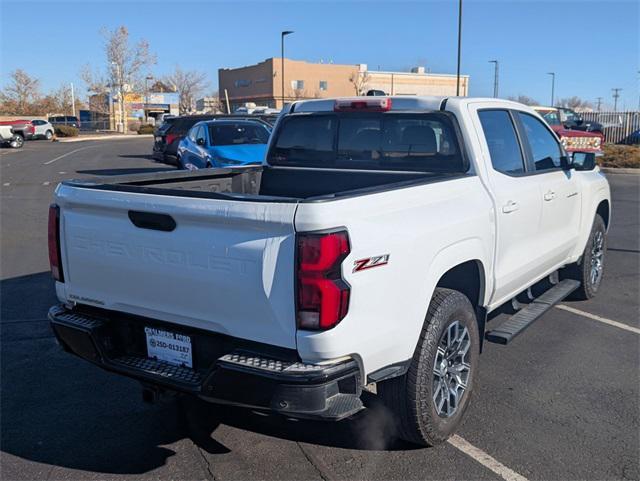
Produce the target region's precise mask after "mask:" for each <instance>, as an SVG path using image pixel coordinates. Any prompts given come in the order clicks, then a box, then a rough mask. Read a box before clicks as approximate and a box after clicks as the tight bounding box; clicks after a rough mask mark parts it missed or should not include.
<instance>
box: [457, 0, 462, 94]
mask: <svg viewBox="0 0 640 481" xmlns="http://www.w3.org/2000/svg"><path fill="white" fill-rule="evenodd" d="M461 47H462V0H458V70H457V74H456V97H458V96H460V52H461V50H460V49H461Z"/></svg>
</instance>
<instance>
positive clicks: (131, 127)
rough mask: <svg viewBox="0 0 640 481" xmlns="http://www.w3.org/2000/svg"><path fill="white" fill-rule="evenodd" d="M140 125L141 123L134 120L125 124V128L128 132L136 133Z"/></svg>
mask: <svg viewBox="0 0 640 481" xmlns="http://www.w3.org/2000/svg"><path fill="white" fill-rule="evenodd" d="M140 125H141V122H138V121H137V120H134V121H132V122H129V123H128V124H127V127H129V132H137V131H138V129H139V128H140Z"/></svg>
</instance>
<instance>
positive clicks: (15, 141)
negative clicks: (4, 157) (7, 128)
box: [9, 134, 24, 149]
mask: <svg viewBox="0 0 640 481" xmlns="http://www.w3.org/2000/svg"><path fill="white" fill-rule="evenodd" d="M23 145H24V137H22V135H20V134H16V135H14V136H13V138H12V139H11V140H10V141H9V146H10V147H11V148H12V149H19V148H21V147H22V146H23Z"/></svg>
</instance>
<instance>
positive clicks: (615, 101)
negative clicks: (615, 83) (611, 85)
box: [611, 88, 622, 112]
mask: <svg viewBox="0 0 640 481" xmlns="http://www.w3.org/2000/svg"><path fill="white" fill-rule="evenodd" d="M611 90H612V91H613V111H614V112H617V111H618V99H619V98H620V91H621V90H622V89H621V88H615V89H611Z"/></svg>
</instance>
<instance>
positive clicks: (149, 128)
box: [138, 124, 155, 134]
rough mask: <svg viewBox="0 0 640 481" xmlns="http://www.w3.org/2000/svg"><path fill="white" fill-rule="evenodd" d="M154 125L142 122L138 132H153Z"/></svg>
mask: <svg viewBox="0 0 640 481" xmlns="http://www.w3.org/2000/svg"><path fill="white" fill-rule="evenodd" d="M154 128H155V127H154V126H153V125H151V124H142V125H141V126H140V127H139V128H138V133H139V134H152V133H153V132H154Z"/></svg>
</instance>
